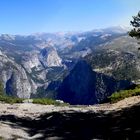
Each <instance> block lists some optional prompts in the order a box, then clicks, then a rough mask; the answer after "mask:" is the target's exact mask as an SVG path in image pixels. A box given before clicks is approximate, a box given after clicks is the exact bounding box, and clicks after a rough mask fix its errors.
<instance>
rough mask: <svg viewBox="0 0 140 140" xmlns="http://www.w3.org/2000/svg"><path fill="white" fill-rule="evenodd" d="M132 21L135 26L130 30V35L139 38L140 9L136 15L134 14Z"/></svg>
mask: <svg viewBox="0 0 140 140" xmlns="http://www.w3.org/2000/svg"><path fill="white" fill-rule="evenodd" d="M130 23H131V25H132V26H133V27H134V28H133V29H132V30H131V31H130V32H129V35H130V36H131V37H135V38H136V39H138V40H139V39H140V11H139V12H138V14H137V15H136V16H133V20H132V21H130Z"/></svg>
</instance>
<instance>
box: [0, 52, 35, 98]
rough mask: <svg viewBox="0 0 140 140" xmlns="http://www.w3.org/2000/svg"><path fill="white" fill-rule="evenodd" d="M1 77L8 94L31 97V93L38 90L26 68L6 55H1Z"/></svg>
mask: <svg viewBox="0 0 140 140" xmlns="http://www.w3.org/2000/svg"><path fill="white" fill-rule="evenodd" d="M0 71H1V73H0V77H1V81H2V82H3V84H4V88H5V91H6V93H7V94H9V95H12V96H16V97H20V98H30V94H31V93H34V92H35V91H36V86H35V85H34V82H33V81H32V80H31V79H29V78H28V77H27V74H26V72H25V70H24V69H23V68H22V67H21V66H20V65H18V64H16V63H15V62H14V61H13V60H11V59H9V58H8V57H7V56H6V55H4V54H2V53H1V55H0Z"/></svg>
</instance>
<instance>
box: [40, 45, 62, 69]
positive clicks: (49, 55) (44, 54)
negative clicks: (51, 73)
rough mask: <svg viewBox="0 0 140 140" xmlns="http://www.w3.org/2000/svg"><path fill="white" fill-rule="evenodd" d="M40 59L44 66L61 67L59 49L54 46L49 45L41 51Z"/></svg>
mask: <svg viewBox="0 0 140 140" xmlns="http://www.w3.org/2000/svg"><path fill="white" fill-rule="evenodd" d="M39 58H40V61H41V63H42V64H43V65H44V67H61V66H62V60H61V58H60V57H59V56H58V54H57V51H56V49H55V48H53V47H47V48H44V49H42V51H41V52H40V56H39Z"/></svg>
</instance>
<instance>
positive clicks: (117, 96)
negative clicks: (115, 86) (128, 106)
mask: <svg viewBox="0 0 140 140" xmlns="http://www.w3.org/2000/svg"><path fill="white" fill-rule="evenodd" d="M138 95H140V86H137V87H136V88H134V89H129V90H121V91H119V92H115V93H113V94H112V95H111V96H110V97H109V101H110V102H111V103H116V102H118V101H120V100H122V99H125V98H128V97H132V96H138Z"/></svg>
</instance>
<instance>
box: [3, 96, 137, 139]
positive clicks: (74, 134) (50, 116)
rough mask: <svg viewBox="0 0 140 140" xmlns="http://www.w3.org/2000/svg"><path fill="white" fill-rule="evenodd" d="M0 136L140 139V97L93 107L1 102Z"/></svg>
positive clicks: (7, 137)
mask: <svg viewBox="0 0 140 140" xmlns="http://www.w3.org/2000/svg"><path fill="white" fill-rule="evenodd" d="M0 137H2V138H3V139H11V140H12V139H21V140H28V139H31V140H35V139H36V140H41V139H42V140H44V139H46V140H61V139H62V140H63V139H69V140H73V139H74V140H76V139H79V140H92V139H107V140H108V139H113V140H114V139H117V140H118V139H119V140H121V139H122V140H124V139H132V140H133V139H140V96H137V97H130V98H127V99H124V100H122V101H120V102H118V103H115V104H102V105H94V106H53V105H37V104H32V103H23V104H13V105H10V104H4V103H0Z"/></svg>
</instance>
